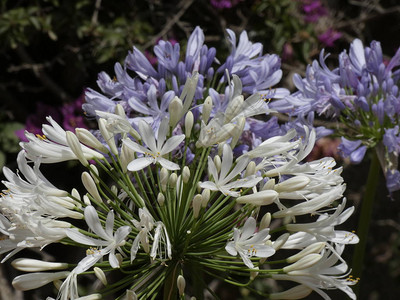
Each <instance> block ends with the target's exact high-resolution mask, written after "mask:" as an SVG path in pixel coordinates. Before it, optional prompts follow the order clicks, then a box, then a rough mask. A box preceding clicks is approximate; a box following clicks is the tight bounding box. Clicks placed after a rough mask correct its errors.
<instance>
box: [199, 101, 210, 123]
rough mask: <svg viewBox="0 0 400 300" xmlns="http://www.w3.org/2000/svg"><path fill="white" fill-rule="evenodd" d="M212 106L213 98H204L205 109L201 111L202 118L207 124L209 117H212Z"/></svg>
mask: <svg viewBox="0 0 400 300" xmlns="http://www.w3.org/2000/svg"><path fill="white" fill-rule="evenodd" d="M212 107H213V102H212V98H211V97H210V96H208V97H207V98H206V100H204V104H203V109H202V112H201V119H202V120H203V122H204V123H205V124H207V122H208V119H209V118H210V114H211V110H212Z"/></svg>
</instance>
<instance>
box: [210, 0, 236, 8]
mask: <svg viewBox="0 0 400 300" xmlns="http://www.w3.org/2000/svg"><path fill="white" fill-rule="evenodd" d="M210 3H211V5H212V6H214V7H215V8H219V9H223V8H232V7H234V6H235V5H237V4H238V3H239V0H210Z"/></svg>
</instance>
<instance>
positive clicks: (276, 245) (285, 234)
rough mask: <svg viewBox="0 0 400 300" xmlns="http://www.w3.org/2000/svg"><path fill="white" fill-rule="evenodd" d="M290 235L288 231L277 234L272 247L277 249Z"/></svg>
mask: <svg viewBox="0 0 400 300" xmlns="http://www.w3.org/2000/svg"><path fill="white" fill-rule="evenodd" d="M289 236H290V233H287V232H286V233H284V234H282V235H281V236H279V237H278V238H277V239H276V240H275V242H274V243H273V245H272V247H273V248H274V249H275V251H278V250H279V249H280V248H281V247H282V246H283V245H284V244H285V243H286V241H287V240H288V238H289Z"/></svg>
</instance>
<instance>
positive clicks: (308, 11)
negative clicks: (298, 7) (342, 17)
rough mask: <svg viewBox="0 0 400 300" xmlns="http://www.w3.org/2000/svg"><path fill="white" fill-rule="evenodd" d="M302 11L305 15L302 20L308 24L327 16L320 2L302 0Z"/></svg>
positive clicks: (316, 0)
mask: <svg viewBox="0 0 400 300" xmlns="http://www.w3.org/2000/svg"><path fill="white" fill-rule="evenodd" d="M301 2H302V9H303V12H304V13H305V16H304V20H305V21H306V22H309V23H315V22H317V21H318V20H319V19H320V18H321V17H323V16H326V15H327V14H328V12H327V10H326V8H325V7H324V5H323V4H322V3H321V1H320V0H302V1H301Z"/></svg>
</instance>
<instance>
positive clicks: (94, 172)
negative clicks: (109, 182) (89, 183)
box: [89, 165, 99, 184]
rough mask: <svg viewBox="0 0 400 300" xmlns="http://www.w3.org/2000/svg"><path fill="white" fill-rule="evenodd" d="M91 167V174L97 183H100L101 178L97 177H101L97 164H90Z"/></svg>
mask: <svg viewBox="0 0 400 300" xmlns="http://www.w3.org/2000/svg"><path fill="white" fill-rule="evenodd" d="M89 169H90V175H92V178H93V180H94V182H95V183H96V184H97V183H99V180H98V179H97V178H98V177H99V170H98V169H97V168H96V166H95V165H89Z"/></svg>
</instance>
